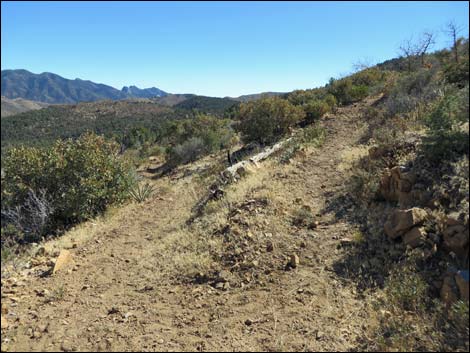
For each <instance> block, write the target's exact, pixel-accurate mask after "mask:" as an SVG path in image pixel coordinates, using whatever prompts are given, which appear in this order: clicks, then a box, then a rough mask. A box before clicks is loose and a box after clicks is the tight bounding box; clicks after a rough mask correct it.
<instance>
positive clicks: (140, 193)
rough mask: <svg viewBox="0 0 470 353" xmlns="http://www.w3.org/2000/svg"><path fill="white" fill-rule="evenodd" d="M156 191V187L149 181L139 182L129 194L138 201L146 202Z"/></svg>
mask: <svg viewBox="0 0 470 353" xmlns="http://www.w3.org/2000/svg"><path fill="white" fill-rule="evenodd" d="M154 191H155V187H154V186H153V185H150V184H149V183H145V184H137V185H136V186H135V187H133V188H132V189H131V190H130V191H129V194H130V195H131V197H132V198H133V199H134V200H135V201H136V202H138V203H141V202H144V201H145V200H147V199H148V198H149V197H150V196H151V195H152V194H153V192H154Z"/></svg>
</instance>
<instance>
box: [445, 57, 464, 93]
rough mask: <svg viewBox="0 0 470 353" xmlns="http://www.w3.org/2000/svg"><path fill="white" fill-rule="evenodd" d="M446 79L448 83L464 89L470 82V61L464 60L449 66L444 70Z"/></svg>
mask: <svg viewBox="0 0 470 353" xmlns="http://www.w3.org/2000/svg"><path fill="white" fill-rule="evenodd" d="M444 75H445V79H446V81H447V82H448V83H454V84H457V85H459V86H461V87H463V86H464V85H465V84H466V83H468V80H469V60H468V57H466V58H463V59H462V60H461V61H459V62H458V63H454V62H453V63H451V64H448V65H447V66H446V67H445V69H444Z"/></svg>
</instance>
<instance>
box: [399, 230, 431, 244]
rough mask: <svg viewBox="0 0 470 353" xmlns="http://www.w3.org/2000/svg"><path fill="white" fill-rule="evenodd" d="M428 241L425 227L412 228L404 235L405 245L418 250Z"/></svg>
mask: <svg viewBox="0 0 470 353" xmlns="http://www.w3.org/2000/svg"><path fill="white" fill-rule="evenodd" d="M425 239H426V231H425V230H424V228H423V227H414V228H411V230H409V231H408V232H406V233H405V235H403V243H404V244H405V245H406V246H410V247H412V248H416V247H417V246H419V245H420V244H422V243H423V241H424V240H425Z"/></svg>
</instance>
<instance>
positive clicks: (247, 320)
mask: <svg viewBox="0 0 470 353" xmlns="http://www.w3.org/2000/svg"><path fill="white" fill-rule="evenodd" d="M245 325H246V326H251V325H253V321H252V320H250V319H246V320H245Z"/></svg>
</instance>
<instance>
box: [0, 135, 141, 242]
mask: <svg viewBox="0 0 470 353" xmlns="http://www.w3.org/2000/svg"><path fill="white" fill-rule="evenodd" d="M4 171H5V176H4V179H3V180H2V210H3V211H2V213H4V212H8V210H14V209H17V208H18V207H19V208H20V209H23V210H26V209H28V207H29V206H28V205H30V204H31V202H30V201H28V200H30V199H31V195H34V194H35V195H43V196H44V198H47V201H48V204H49V206H48V207H50V209H51V210H52V211H51V212H50V215H49V219H48V220H47V222H46V224H45V225H44V227H41V229H36V230H35V232H37V233H43V234H44V233H46V232H48V231H56V230H58V229H60V228H63V227H67V226H70V225H72V224H74V223H77V222H80V221H83V220H86V219H89V218H90V217H93V216H95V215H97V214H98V213H100V212H102V211H104V210H105V209H106V207H107V206H108V205H110V204H112V203H116V202H121V201H123V200H124V199H125V198H126V197H127V196H128V193H127V191H128V189H129V187H131V186H132V184H133V182H134V180H133V178H132V177H131V174H130V170H129V168H128V166H126V165H125V164H124V163H123V162H122V161H121V160H120V159H119V158H118V145H117V144H116V143H114V142H110V141H107V140H105V139H104V138H103V137H101V136H97V135H95V134H93V133H87V134H84V135H82V136H81V137H80V138H78V139H77V140H71V139H69V140H64V141H60V140H59V141H57V142H56V143H55V144H54V145H53V146H52V147H51V148H47V149H39V148H34V147H19V148H13V149H11V150H10V151H9V152H8V154H7V155H6V157H5V159H4ZM32 193H33V194H32ZM29 208H30V209H31V207H29ZM2 227H3V222H2ZM43 234H36V236H39V235H43Z"/></svg>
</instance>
